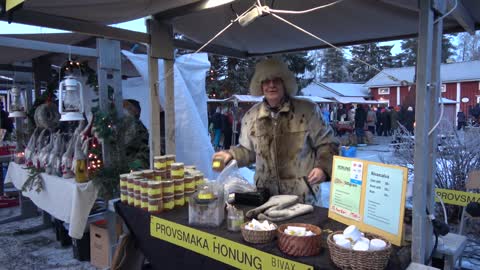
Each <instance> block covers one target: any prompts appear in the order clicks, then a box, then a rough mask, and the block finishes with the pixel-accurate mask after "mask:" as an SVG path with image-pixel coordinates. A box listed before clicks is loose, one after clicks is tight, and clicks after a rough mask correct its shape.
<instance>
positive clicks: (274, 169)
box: [229, 97, 339, 203]
mask: <svg viewBox="0 0 480 270" xmlns="http://www.w3.org/2000/svg"><path fill="white" fill-rule="evenodd" d="M338 148H339V143H338V141H337V139H336V138H335V137H334V136H333V131H332V129H331V128H330V127H328V126H326V125H325V123H324V121H323V119H322V116H321V112H320V109H319V107H318V106H317V105H316V104H315V103H312V102H310V101H307V100H302V99H298V98H293V97H292V98H289V100H288V101H287V102H285V103H284V104H283V105H282V106H281V108H280V109H279V111H278V113H273V112H272V111H271V110H270V109H269V108H268V106H267V104H266V102H262V103H259V104H256V105H255V106H254V107H252V108H251V109H250V110H249V111H248V112H247V113H246V114H245V116H244V117H243V119H242V129H241V134H240V139H239V145H238V146H235V147H232V148H231V149H230V150H229V151H230V153H231V154H232V156H233V158H234V159H236V160H237V162H238V164H239V166H241V167H242V166H247V165H249V164H252V163H254V162H255V163H256V172H255V183H256V185H257V187H263V188H267V189H269V191H270V194H271V195H278V194H292V195H298V196H299V197H300V200H301V201H303V202H306V203H313V197H312V196H311V195H313V194H312V192H311V190H312V191H313V192H314V193H317V192H318V190H319V185H318V184H316V185H313V186H311V190H310V188H309V187H308V185H309V184H308V183H307V182H306V180H305V179H304V178H303V177H304V176H308V174H309V173H310V171H311V170H312V169H313V168H315V167H317V168H321V169H322V170H323V171H324V172H325V174H326V175H327V177H329V176H330V175H331V171H332V158H333V155H337V154H338Z"/></svg>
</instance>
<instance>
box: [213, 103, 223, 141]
mask: <svg viewBox="0 0 480 270" xmlns="http://www.w3.org/2000/svg"><path fill="white" fill-rule="evenodd" d="M212 124H213V132H214V134H215V137H214V138H213V147H215V149H220V139H221V138H222V126H223V123H222V114H221V109H220V107H217V109H216V110H215V113H214V114H213V116H212Z"/></svg>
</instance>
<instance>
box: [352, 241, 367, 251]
mask: <svg viewBox="0 0 480 270" xmlns="http://www.w3.org/2000/svg"><path fill="white" fill-rule="evenodd" d="M352 249H353V250H357V251H367V250H368V243H366V242H363V241H357V242H356V243H355V245H353V248H352Z"/></svg>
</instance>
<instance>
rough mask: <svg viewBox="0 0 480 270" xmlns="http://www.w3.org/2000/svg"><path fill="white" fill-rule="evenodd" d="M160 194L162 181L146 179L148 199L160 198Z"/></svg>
mask: <svg viewBox="0 0 480 270" xmlns="http://www.w3.org/2000/svg"><path fill="white" fill-rule="evenodd" d="M162 195H163V190H162V182H157V181H148V197H149V198H150V199H161V198H162Z"/></svg>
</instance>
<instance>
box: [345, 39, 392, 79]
mask: <svg viewBox="0 0 480 270" xmlns="http://www.w3.org/2000/svg"><path fill="white" fill-rule="evenodd" d="M392 47H393V46H378V45H377V44H376V43H369V44H362V45H357V46H353V47H352V48H351V50H350V53H351V55H352V59H351V60H350V63H349V65H348V70H349V73H350V76H351V78H352V81H354V82H366V81H368V80H369V79H371V78H372V77H373V76H375V75H376V74H377V73H378V72H379V70H382V69H384V68H388V67H391V66H392V54H391V52H390V50H391V49H392ZM356 59H360V60H362V61H365V62H367V63H368V64H369V65H366V64H365V63H362V62H360V61H357V60H356Z"/></svg>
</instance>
